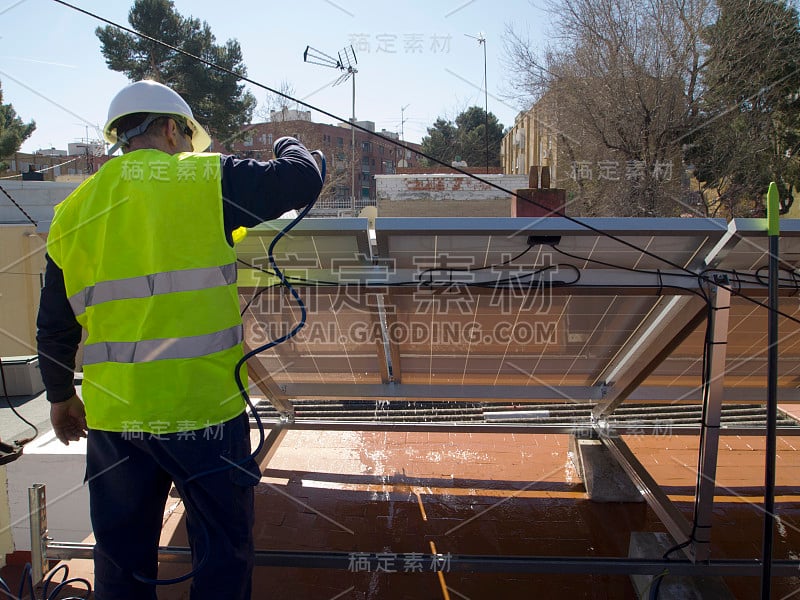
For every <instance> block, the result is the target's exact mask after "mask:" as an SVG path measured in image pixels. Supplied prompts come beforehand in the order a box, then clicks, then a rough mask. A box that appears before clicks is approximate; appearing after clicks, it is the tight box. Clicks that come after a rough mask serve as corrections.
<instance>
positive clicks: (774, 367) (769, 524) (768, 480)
mask: <svg viewBox="0 0 800 600" xmlns="http://www.w3.org/2000/svg"><path fill="white" fill-rule="evenodd" d="M773 192H774V193H775V195H774V197H773ZM768 197H769V199H770V200H772V201H774V203H773V202H769V207H768V209H767V214H768V218H769V220H770V232H769V233H770V235H769V309H770V310H769V315H768V319H767V341H768V344H769V346H768V348H767V356H768V363H767V435H766V438H767V440H766V449H765V454H766V461H765V466H764V537H763V541H762V549H761V561H762V564H763V574H762V576H761V597H762V598H764V599H765V600H769V597H770V588H771V586H770V582H771V571H772V543H773V536H774V534H775V467H776V465H775V463H776V460H777V450H778V448H777V440H776V436H775V428H776V423H777V419H778V276H779V274H778V255H779V252H780V248H779V237H778V231H777V229H778V216H777V210H778V207H777V204H778V199H777V189H776V188H775V184H774V183H773V184H770V190H769V194H768ZM773 211H774V213H775V214H773Z"/></svg>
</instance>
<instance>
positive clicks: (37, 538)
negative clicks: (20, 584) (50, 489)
mask: <svg viewBox="0 0 800 600" xmlns="http://www.w3.org/2000/svg"><path fill="white" fill-rule="evenodd" d="M28 515H29V521H30V528H31V578H32V579H33V584H34V585H39V584H40V583H41V582H42V579H43V578H44V574H45V571H46V566H47V564H48V563H47V542H48V535H47V499H46V496H45V486H44V484H43V483H34V484H33V485H32V486H31V487H29V488H28Z"/></svg>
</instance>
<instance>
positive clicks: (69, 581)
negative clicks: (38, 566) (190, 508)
mask: <svg viewBox="0 0 800 600" xmlns="http://www.w3.org/2000/svg"><path fill="white" fill-rule="evenodd" d="M61 571H63V572H64V574H63V575H62V579H61V581H59V582H58V583H56V585H55V587H54V588H53V591H50V589H49V588H50V586H51V585H52V584H53V583H55V582H54V581H53V578H54V577H55V576H56V575H57V574H58V573H60V572H61ZM74 584H80V585H82V586H85V587H86V590H85V594H86V595H85V596H68V597H65V598H62V599H61V600H88V599H89V597H90V596H91V595H92V584H91V583H89V581H88V580H87V579H84V578H83V577H73V578H70V577H69V567H68V566H67V565H65V564H61V565H59V566H57V567H56V568H55V569H53V570H52V571H50V572H49V573H48V574H47V576H46V577H45V578H44V580H43V581H42V597H41V598H42V600H56V599H57V598H58V597H59V594H60V593H61V592H62V591H63V589H64V588H65V587H66V586H68V585H74ZM0 594H3V595H4V596H7V597H8V598H16V599H21V598H29V599H30V600H37V596H36V588H35V587H34V585H33V575H32V568H31V565H30V563H28V564H26V565H25V568H24V569H23V570H22V576H21V577H20V583H19V591H18V593H17V594H16V595H14V594H12V593H11V588H10V587H9V586H8V584H7V583H6V582H5V581H4V580H3V578H2V577H0Z"/></svg>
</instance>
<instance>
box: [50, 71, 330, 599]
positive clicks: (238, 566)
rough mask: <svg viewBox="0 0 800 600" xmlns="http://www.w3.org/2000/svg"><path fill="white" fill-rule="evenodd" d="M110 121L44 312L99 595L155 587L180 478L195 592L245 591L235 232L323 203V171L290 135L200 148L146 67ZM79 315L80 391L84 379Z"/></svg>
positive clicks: (58, 218) (246, 487) (187, 112)
mask: <svg viewBox="0 0 800 600" xmlns="http://www.w3.org/2000/svg"><path fill="white" fill-rule="evenodd" d="M104 134H105V137H106V140H107V141H109V142H111V143H113V144H115V148H116V146H122V148H123V151H124V153H123V156H121V157H117V158H114V159H113V160H110V161H109V162H108V163H106V164H105V165H104V166H103V167H102V168H101V169H100V170H99V171H98V172H97V173H96V174H95V175H94V176H93V177H91V178H89V179H88V180H86V181H85V182H84V183H83V184H81V185H80V186H79V187H78V188H77V189H76V190H75V191H74V192H73V193H72V194H71V195H70V196H69V197H68V198H67V199H66V200H64V202H62V203H61V204H59V205H58V206H57V207H56V209H55V217H54V219H53V222H52V225H51V228H50V232H49V234H48V240H47V249H48V260H47V269H46V273H45V287H44V288H43V289H42V296H41V305H40V309H39V317H38V322H37V325H38V334H37V340H38V345H39V360H40V367H41V372H42V378H43V379H44V382H45V386H46V388H47V394H48V400H49V401H50V402H51V411H50V418H51V422H52V425H53V428H54V430H55V433H56V436H57V437H58V439H59V440H61V441H62V442H63V443H64V444H68V443H69V442H70V441H76V440H78V439H79V438H80V437H84V436H87V432H88V439H87V456H86V461H87V471H86V476H87V479H88V482H89V495H90V513H91V518H92V527H93V530H94V535H95V539H96V544H95V596H96V598H97V599H98V600H123V599H124V600H127V599H131V600H132V599H134V598H135V599H136V600H142V599H146V598H152V599H155V598H156V593H155V585H154V584H153V580H154V579H155V578H156V575H157V547H158V541H159V534H160V530H161V524H162V518H163V512H164V506H165V502H166V498H167V494H168V491H169V488H170V485H171V484H172V483H174V484H175V486H176V487H177V489H178V491H179V492H180V494H181V497H182V498H183V501H184V504H185V506H186V511H187V521H186V523H187V529H188V533H189V540H190V545H191V548H192V557H193V567H194V569H196V572H195V574H194V578H193V582H192V591H191V598H192V599H193V600H203V599H206V598H228V599H238V598H241V599H245V598H250V586H251V582H250V580H251V573H252V567H253V538H252V525H253V487H252V486H254V485H255V484H256V483H257V482H258V479H259V477H260V473H259V470H258V466H257V465H256V464H255V461H253V460H252V459H249V458H248V457H249V454H250V451H251V450H250V437H249V427H248V421H247V417H246V415H245V414H244V407H245V404H244V400H243V399H242V397H241V395H240V394H239V391H238V388H237V386H236V384H235V382H234V377H233V370H234V366H235V364H236V362H237V361H238V360H239V359H240V358H241V357H242V355H243V354H242V343H241V342H242V324H241V317H240V316H239V302H238V294H237V286H236V263H235V261H236V253H235V252H234V250H233V239H232V232H233V231H234V230H236V229H237V228H239V227H252V226H254V225H256V224H258V223H260V222H262V221H264V220H267V219H274V218H276V217H278V216H280V215H281V214H283V213H284V212H286V211H288V210H291V209H293V208H300V207H303V206H305V205H307V204H308V203H309V202H311V201H313V199H314V198H316V197H317V195H318V194H319V192H320V190H321V186H322V181H321V177H320V173H319V170H318V168H317V165H316V163H315V162H314V159H313V158H312V156H311V155H310V154H309V152H308V150H306V149H305V148H304V147H303V146H302V145H301V144H300V143H299V142H298V141H297V140H294V139H292V138H281V139H279V140H278V141H277V142H276V143H275V147H274V150H275V156H276V158H275V159H274V160H271V161H269V162H257V161H254V160H236V159H234V158H232V157H230V156H220V155H218V154H204V153H200V151H202V150H204V149H205V148H207V147H208V145H209V143H210V141H211V140H210V138H209V136H208V134H207V133H206V131H205V130H204V129H203V128H202V126H201V125H200V124H199V123H198V122H197V121H196V120H195V119H194V117H193V115H192V111H191V109H190V108H189V106H188V105H187V104H186V102H185V101H184V100H183V98H181V97H180V96H179V95H178V94H177V93H175V92H174V91H172V90H171V89H169V88H168V87H166V86H164V85H161V84H159V83H156V82H153V81H140V82H137V83H134V84H132V85H129V86H127V87H126V88H124V89H123V90H122V91H120V92H119V93H118V94H117V96H116V97H115V98H114V99H113V100H112V102H111V105H110V107H109V114H108V121H107V123H106V126H105V129H104ZM193 151H194V152H193ZM82 328H83V329H86V332H87V336H88V337H87V339H86V342H85V346H84V360H83V364H84V379H83V386H82V397H83V402H82V401H81V399H79V398H78V397H77V396H76V394H75V388H74V386H73V377H74V374H73V369H74V365H75V354H76V350H77V347H78V343H79V341H80V337H81V329H82ZM243 379H245V380H246V377H243ZM84 403H85V409H84ZM84 410H85V412H84ZM219 467H229V468H227V469H224V470H219ZM214 469H217V471H216V472H213V473H211V474H208V475H204V473H206V472H207V471H213V470H214ZM198 475H200V476H199V477H197V476H198Z"/></svg>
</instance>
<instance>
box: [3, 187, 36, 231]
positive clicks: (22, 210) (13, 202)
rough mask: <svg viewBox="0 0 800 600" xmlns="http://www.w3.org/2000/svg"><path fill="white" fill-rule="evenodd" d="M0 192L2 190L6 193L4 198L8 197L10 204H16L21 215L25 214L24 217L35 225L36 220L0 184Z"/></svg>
mask: <svg viewBox="0 0 800 600" xmlns="http://www.w3.org/2000/svg"><path fill="white" fill-rule="evenodd" d="M0 192H3V193H4V194H5V195H6V198H8V199H9V200H11V204H13V205H14V206H16V207H17V209H19V212H21V213H22V214H23V215H25V218H26V219H28V221H30V222H31V223H32V224H33V226H34V227H36V225H37V223H36V221H34V220H33V217H32V216H30V215H29V214H28V213H27V212H26V211H25V209H24V208H22V207H21V206H20V205H19V203H18V202H17V201H16V200H14V198H12V197H11V194H9V193H8V192H7V191H6V189H5V188H4V187H3V186H2V185H0Z"/></svg>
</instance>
